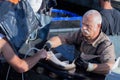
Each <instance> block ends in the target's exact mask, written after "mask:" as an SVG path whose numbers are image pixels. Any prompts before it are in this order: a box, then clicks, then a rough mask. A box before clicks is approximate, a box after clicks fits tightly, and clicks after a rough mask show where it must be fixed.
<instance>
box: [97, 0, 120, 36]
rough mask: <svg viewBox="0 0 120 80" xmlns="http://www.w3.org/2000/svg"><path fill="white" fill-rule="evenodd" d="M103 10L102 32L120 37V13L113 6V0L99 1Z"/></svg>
mask: <svg viewBox="0 0 120 80" xmlns="http://www.w3.org/2000/svg"><path fill="white" fill-rule="evenodd" d="M99 1H100V5H101V8H102V10H101V11H100V13H101V15H102V20H103V21H102V30H103V32H105V33H106V34H107V35H120V27H119V25H120V12H119V11H118V10H117V9H115V8H113V7H112V6H111V0H99Z"/></svg>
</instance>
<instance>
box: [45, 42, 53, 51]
mask: <svg viewBox="0 0 120 80" xmlns="http://www.w3.org/2000/svg"><path fill="white" fill-rule="evenodd" d="M43 48H44V49H45V50H46V51H50V49H51V48H52V45H51V42H50V41H47V42H46V43H45V45H44V46H43Z"/></svg>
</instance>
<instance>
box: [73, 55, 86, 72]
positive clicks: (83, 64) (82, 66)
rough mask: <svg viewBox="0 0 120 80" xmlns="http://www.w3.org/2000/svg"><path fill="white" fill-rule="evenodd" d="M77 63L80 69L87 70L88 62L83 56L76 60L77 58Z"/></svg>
mask: <svg viewBox="0 0 120 80" xmlns="http://www.w3.org/2000/svg"><path fill="white" fill-rule="evenodd" d="M75 65H76V67H77V68H78V70H79V69H80V70H84V71H86V70H87V68H88V62H87V61H85V60H84V59H83V58H81V57H78V58H77V59H76V60H75Z"/></svg>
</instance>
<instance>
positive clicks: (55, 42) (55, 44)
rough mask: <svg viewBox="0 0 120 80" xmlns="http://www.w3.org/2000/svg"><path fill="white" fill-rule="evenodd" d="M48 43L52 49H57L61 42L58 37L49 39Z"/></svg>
mask: <svg viewBox="0 0 120 80" xmlns="http://www.w3.org/2000/svg"><path fill="white" fill-rule="evenodd" d="M49 41H50V42H51V47H52V48H55V47H58V46H60V45H61V44H62V42H61V40H60V38H59V37H58V36H55V37H52V38H50V39H49Z"/></svg>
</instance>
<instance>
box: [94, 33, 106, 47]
mask: <svg viewBox="0 0 120 80" xmlns="http://www.w3.org/2000/svg"><path fill="white" fill-rule="evenodd" d="M103 35H104V33H103V32H102V31H101V32H100V34H99V36H98V37H97V39H96V40H95V41H94V42H93V43H92V46H93V47H97V45H98V44H99V43H100V42H102V41H103Z"/></svg>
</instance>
